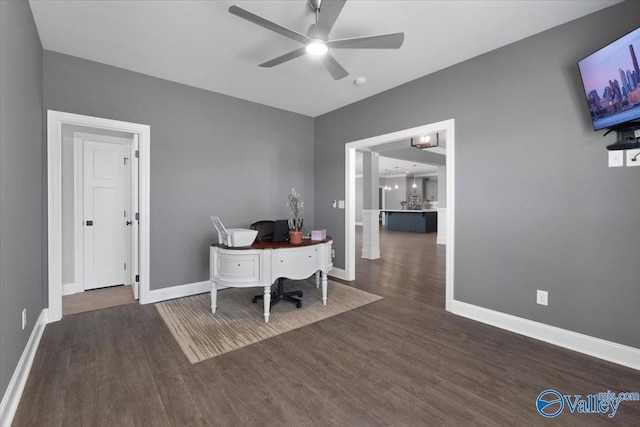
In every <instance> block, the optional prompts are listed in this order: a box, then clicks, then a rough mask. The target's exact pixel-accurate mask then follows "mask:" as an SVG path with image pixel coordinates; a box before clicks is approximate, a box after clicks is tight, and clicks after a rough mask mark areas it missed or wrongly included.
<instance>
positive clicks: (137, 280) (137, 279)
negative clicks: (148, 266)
mask: <svg viewBox="0 0 640 427" xmlns="http://www.w3.org/2000/svg"><path fill="white" fill-rule="evenodd" d="M139 281H140V275H139V274H136V282H139Z"/></svg>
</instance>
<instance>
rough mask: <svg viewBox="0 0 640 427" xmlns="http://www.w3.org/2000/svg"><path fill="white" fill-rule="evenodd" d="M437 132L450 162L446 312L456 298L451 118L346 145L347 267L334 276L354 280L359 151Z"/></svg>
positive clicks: (453, 154) (338, 270)
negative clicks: (444, 136) (442, 136)
mask: <svg viewBox="0 0 640 427" xmlns="http://www.w3.org/2000/svg"><path fill="white" fill-rule="evenodd" d="M437 131H441V132H446V133H447V160H446V166H447V169H446V180H447V181H446V182H447V185H446V192H447V197H446V199H447V210H446V228H447V242H446V245H447V248H446V252H447V257H446V278H445V309H446V310H447V311H451V306H452V303H453V296H454V288H455V286H454V280H455V279H454V271H455V266H454V265H455V259H454V254H455V250H454V244H455V236H454V234H455V224H454V221H455V120H454V119H448V120H443V121H441V122H436V123H430V124H427V125H423V126H417V127H414V128H410V129H405V130H401V131H397V132H392V133H388V134H383V135H378V136H374V137H370V138H365V139H361V140H357V141H352V142H348V143H346V144H345V242H344V252H345V268H344V269H343V270H342V269H338V268H334V269H333V270H332V271H331V273H332V275H333V276H335V277H338V278H340V279H343V280H355V264H356V262H355V261H356V250H355V240H356V237H355V203H356V202H355V189H356V182H355V181H356V179H355V175H356V174H355V173H356V150H357V149H362V148H367V147H373V146H376V145H379V144H383V143H389V142H398V143H399V144H400V143H402V141H406V140H407V139H408V138H411V137H414V136H415V135H421V134H426V133H434V132H437Z"/></svg>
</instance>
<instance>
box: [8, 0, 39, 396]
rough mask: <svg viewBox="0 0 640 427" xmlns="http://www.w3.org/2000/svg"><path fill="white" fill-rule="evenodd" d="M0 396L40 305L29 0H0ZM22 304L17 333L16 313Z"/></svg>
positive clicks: (35, 41) (34, 55) (34, 62)
mask: <svg viewBox="0 0 640 427" xmlns="http://www.w3.org/2000/svg"><path fill="white" fill-rule="evenodd" d="M0 93H2V96H1V97H0V396H4V393H5V391H6V389H7V386H8V385H9V381H10V380H11V376H12V375H13V371H14V370H15V368H16V366H17V364H18V360H19V359H20V355H21V354H22V352H23V350H24V347H25V345H26V343H27V340H28V339H29V335H30V334H31V331H32V330H33V327H34V325H35V321H36V319H37V318H38V316H39V315H40V312H41V311H42V308H43V299H42V287H43V269H42V263H43V261H42V251H41V250H42V247H43V246H46V241H45V240H44V238H43V231H42V227H41V219H42V218H41V216H42V209H43V208H42V201H43V196H44V195H45V190H44V188H43V185H42V183H43V181H42V175H43V174H42V170H43V164H42V155H43V152H42V45H41V44H40V39H39V37H38V33H37V30H36V27H35V24H34V22H33V17H32V15H31V9H30V8H29V4H28V3H27V2H26V1H19V2H18V1H16V2H6V1H0ZM24 308H26V309H27V324H26V327H25V329H24V330H22V324H21V312H22V309H24Z"/></svg>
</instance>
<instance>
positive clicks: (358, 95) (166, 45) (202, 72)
mask: <svg viewBox="0 0 640 427" xmlns="http://www.w3.org/2000/svg"><path fill="white" fill-rule="evenodd" d="M618 2H619V0H513V1H509V0H498V1H473V0H467V1H463V0H458V1H435V0H434V1H408V0H393V1H383V0H376V1H365V0H350V1H348V2H347V3H346V5H345V7H344V9H343V10H342V13H341V14H340V16H339V17H338V20H337V21H336V25H335V27H334V29H333V31H332V32H331V34H330V38H331V39H338V38H346V37H357V36H366V35H375V34H385V33H393V32H400V31H404V33H405V41H404V45H403V46H402V48H400V49H399V50H370V49H362V50H346V49H344V50H337V51H334V52H332V53H333V55H334V56H335V58H336V59H337V60H338V61H339V62H340V63H341V64H342V66H343V67H344V68H345V69H346V70H347V71H348V72H349V73H350V75H349V76H348V77H346V78H344V79H342V80H339V81H334V80H333V79H332V78H331V76H330V75H329V73H328V72H327V71H326V69H324V67H323V66H322V65H321V64H320V63H318V62H317V61H314V60H313V59H312V58H309V57H306V56H303V57H300V58H297V59H295V60H292V61H290V62H288V63H285V64H282V65H279V66H276V67H274V68H260V67H258V64H260V63H262V62H264V61H267V60H269V59H272V58H274V57H277V56H279V55H282V54H284V53H286V52H289V51H291V50H293V49H296V48H298V47H300V45H299V44H298V43H297V42H295V41H293V40H290V39H287V38H285V37H283V36H281V35H279V34H276V33H273V32H271V31H268V30H266V29H264V28H262V27H259V26H257V25H254V24H252V23H249V22H247V21H245V20H243V19H240V18H238V17H237V16H234V15H231V14H230V13H229V12H228V8H229V6H231V5H234V4H235V5H237V6H240V7H242V8H244V9H247V10H249V11H251V12H253V13H255V14H258V15H261V16H263V17H264V18H266V19H269V20H271V21H274V22H276V23H278V24H280V25H283V26H285V27H288V28H291V29H293V30H295V31H298V32H301V33H306V32H307V29H308V27H309V25H311V24H312V23H313V21H314V15H313V13H312V12H311V10H310V9H309V7H308V5H307V2H306V0H285V1H268V0H261V1H257V0H254V1H188V0H173V1H171V0H162V1H157V0H129V1H121V0H71V1H69V0H66V1H56V0H30V1H29V3H30V4H31V9H32V11H33V15H34V18H35V22H36V26H37V28H38V32H39V34H40V38H41V41H42V45H43V47H44V49H47V50H51V51H55V52H61V53H65V54H68V55H73V56H77V57H80V58H85V59H89V60H92V61H97V62H101V63H104V64H109V65H113V66H116V67H120V68H125V69H128V70H133V71H137V72H139V73H143V74H148V75H151V76H155V77H159V78H163V79H167V80H172V81H175V82H179V83H183V84H186V85H190V86H195V87H199V88H202V89H206V90H210V91H214V92H219V93H223V94H226V95H231V96H234V97H238V98H242V99H246V100H250V101H254V102H258V103H260V104H265V105H270V106H273V107H277V108H281V109H284V110H288V111H293V112H297V113H300V114H304V115H307V116H311V117H315V116H318V115H320V114H323V113H326V112H329V111H332V110H335V109H337V108H339V107H342V106H344V105H347V104H350V103H353V102H356V101H358V100H361V99H363V98H366V97H369V96H371V95H374V94H376V93H380V92H382V91H385V90H387V89H390V88H392V87H395V86H398V85H400V84H403V83H406V82H408V81H411V80H414V79H416V78H418V77H421V76H424V75H426V74H430V73H433V72H435V71H437V70H441V69H443V68H446V67H448V66H450V65H453V64H456V63H459V62H461V61H464V60H466V59H469V58H472V57H474V56H477V55H480V54H482V53H484V52H488V51H490V50H493V49H496V48H498V47H501V46H504V45H506V44H509V43H512V42H514V41H517V40H520V39H523V38H525V37H528V36H530V35H533V34H535V33H538V32H541V31H544V30H546V29H549V28H551V27H554V26H557V25H560V24H562V23H565V22H568V21H571V20H573V19H576V18H579V17H581V16H584V15H587V14H589V13H592V12H595V11H597V10H600V9H603V8H605V7H607V6H611V5H613V4H615V3H618ZM359 76H363V77H366V78H367V83H366V84H365V85H364V86H355V85H354V84H353V81H354V80H355V78H356V77H359Z"/></svg>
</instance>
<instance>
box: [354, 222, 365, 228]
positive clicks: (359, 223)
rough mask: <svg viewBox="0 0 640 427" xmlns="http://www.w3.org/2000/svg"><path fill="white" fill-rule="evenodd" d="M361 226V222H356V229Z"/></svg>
mask: <svg viewBox="0 0 640 427" xmlns="http://www.w3.org/2000/svg"><path fill="white" fill-rule="evenodd" d="M362 226H364V223H363V222H356V227H362Z"/></svg>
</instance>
